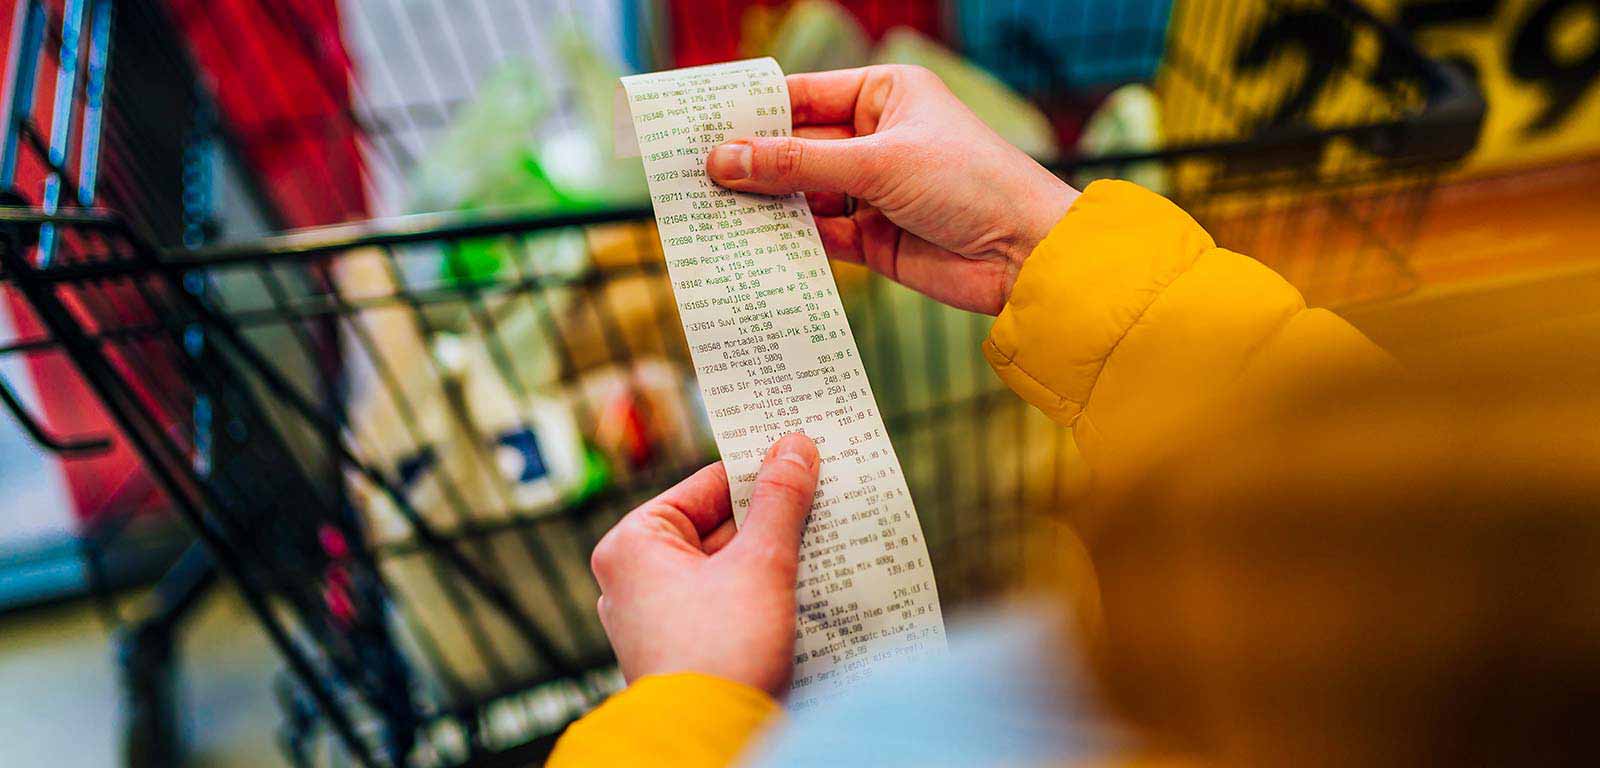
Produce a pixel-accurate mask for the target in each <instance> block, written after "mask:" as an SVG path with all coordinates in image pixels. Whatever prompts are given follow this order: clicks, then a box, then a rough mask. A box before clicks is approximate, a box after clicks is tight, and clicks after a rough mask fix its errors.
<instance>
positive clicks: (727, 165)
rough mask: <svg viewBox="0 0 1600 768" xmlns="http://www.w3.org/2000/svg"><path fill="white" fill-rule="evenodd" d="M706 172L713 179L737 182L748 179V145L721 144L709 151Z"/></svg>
mask: <svg viewBox="0 0 1600 768" xmlns="http://www.w3.org/2000/svg"><path fill="white" fill-rule="evenodd" d="M706 170H707V171H708V172H709V173H710V174H711V178H713V179H721V180H722V181H739V180H740V179H748V178H750V145H749V144H723V145H722V146H720V147H717V148H716V149H713V150H711V159H710V160H709V161H708V162H707V163H706Z"/></svg>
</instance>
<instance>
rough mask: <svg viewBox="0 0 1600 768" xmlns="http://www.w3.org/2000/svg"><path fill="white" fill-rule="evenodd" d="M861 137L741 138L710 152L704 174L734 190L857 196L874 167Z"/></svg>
mask: <svg viewBox="0 0 1600 768" xmlns="http://www.w3.org/2000/svg"><path fill="white" fill-rule="evenodd" d="M864 142H865V139H863V138H854V139H796V138H791V137H777V138H763V139H739V140H738V141H730V142H728V143H727V144H722V145H719V146H717V147H715V148H713V149H712V150H711V152H710V154H709V155H707V156H706V175H708V176H710V177H711V180H712V181H714V182H716V183H718V184H721V185H722V186H724V187H727V188H729V189H732V190H734V191H737V192H759V193H761V194H764V195H783V194H788V193H790V192H842V193H844V194H847V195H852V196H855V197H861V196H862V195H861V191H862V190H863V189H864V188H866V186H867V184H868V182H869V181H870V176H869V174H870V171H871V169H873V168H876V167H877V164H876V163H874V162H871V161H870V155H871V146H870V145H868V144H866V143H864Z"/></svg>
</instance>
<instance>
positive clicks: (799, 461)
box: [767, 432, 817, 469]
mask: <svg viewBox="0 0 1600 768" xmlns="http://www.w3.org/2000/svg"><path fill="white" fill-rule="evenodd" d="M816 455H817V449H816V448H815V447H813V446H812V444H811V438H809V437H806V436H805V435H803V434H801V433H799V432H796V433H794V434H791V435H784V436H783V437H782V438H780V439H779V440H778V442H776V443H773V444H772V448H771V449H769V450H768V451H767V457H768V458H769V459H772V460H775V461H787V462H789V463H791V464H794V465H795V466H798V467H803V468H805V469H810V468H811V464H812V459H813V458H814V457H815V456H816Z"/></svg>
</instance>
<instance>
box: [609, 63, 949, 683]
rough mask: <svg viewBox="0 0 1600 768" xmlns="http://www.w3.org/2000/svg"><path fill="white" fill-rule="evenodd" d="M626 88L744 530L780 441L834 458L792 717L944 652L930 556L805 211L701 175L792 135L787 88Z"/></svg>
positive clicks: (650, 77) (824, 494)
mask: <svg viewBox="0 0 1600 768" xmlns="http://www.w3.org/2000/svg"><path fill="white" fill-rule="evenodd" d="M622 83H623V88H624V89H625V91H626V99H627V105H628V107H629V110H630V111H631V113H632V117H633V124H632V128H633V131H634V134H635V136H636V137H637V145H638V149H639V153H640V155H641V156H642V157H643V158H644V167H645V174H646V177H647V179H648V181H649V186H650V198H651V201H652V203H653V204H654V206H655V215H656V223H657V224H658V226H659V228H660V234H661V244H662V247H663V250H664V251H665V253H666V261H667V271H668V274H669V275H670V277H671V279H672V287H673V293H674V295H675V296H676V298H677V302H678V313H679V315H680V316H681V318H682V320H683V325H684V332H685V333H686V334H687V337H688V342H689V349H690V353H691V356H692V357H693V359H694V365H695V371H696V373H697V374H698V376H699V380H700V391H701V393H702V394H703V395H704V398H705V405H706V410H707V412H708V413H709V414H710V416H711V426H712V430H713V432H714V433H715V435H716V440H717V448H718V449H719V450H720V451H721V452H722V458H723V461H724V462H725V464H726V466H727V469H728V478H729V484H730V486H731V489H732V496H733V510H734V512H733V514H734V519H735V521H736V522H737V521H742V520H743V519H744V513H745V511H746V509H747V508H748V506H749V503H750V492H751V489H752V486H753V484H754V482H755V476H756V470H757V469H758V468H759V466H760V462H761V457H762V456H763V455H764V454H765V452H766V450H767V448H768V447H769V446H771V445H772V443H773V442H774V441H775V440H777V439H778V438H779V437H781V436H783V435H785V434H787V433H790V432H796V431H802V432H805V433H806V434H807V435H809V436H810V437H811V438H812V439H813V440H815V441H816V443H817V449H818V451H819V452H820V453H821V455H822V470H821V477H820V480H819V482H818V485H817V495H816V500H815V502H813V505H812V508H811V516H810V518H809V519H808V522H807V524H806V532H805V536H804V539H803V541H802V543H801V548H800V577H799V584H798V586H797V588H796V593H797V597H798V599H799V606H800V613H799V634H798V637H797V642H796V645H795V680H794V686H793V688H792V690H791V692H790V703H791V705H792V706H795V707H802V708H803V707H806V706H809V705H811V704H814V703H816V702H817V701H818V700H820V699H822V698H826V697H827V696H829V695H830V694H832V693H835V692H837V691H839V690H841V689H842V688H844V687H845V686H847V685H849V684H851V683H853V682H856V681H858V680H861V679H864V678H865V677H867V676H869V675H870V674H871V673H872V670H873V669H874V667H876V666H877V665H878V664H880V663H882V662H884V661H888V660H891V659H894V658H897V657H903V656H912V655H918V654H923V653H930V652H935V651H940V650H943V648H944V646H945V640H944V620H943V618H942V617H941V615H940V612H939V597H938V594H937V592H936V590H935V587H934V581H933V570H932V567H931V566H930V565H929V562H928V547H927V544H926V542H924V541H923V538H922V530H921V525H920V523H919V522H918V520H917V513H916V509H915V508H914V507H913V506H912V502H911V495H910V493H909V492H908V491H907V489H906V482H905V477H904V474H903V473H902V471H901V469H900V461H899V459H898V458H897V457H896V456H895V453H894V447H893V446H892V445H890V443H889V436H888V434H887V433H886V432H885V430H884V426H883V418H882V416H881V415H880V414H879V412H878V406H877V402H876V401H875V400H874V399H873V396H872V388H871V386H870V385H869V384H868V382H867V376H866V373H865V371H864V370H863V369H862V367H861V356H860V354H859V352H857V350H856V344H855V337H854V336H852V335H851V333H850V326H849V324H848V323H847V322H846V321H845V316H844V308H843V305H842V304H841V303H840V301H839V292H838V288H837V286H835V284H834V282H833V273H832V272H831V271H830V269H829V267H828V262H827V257H826V255H825V254H824V253H823V249H822V241H821V240H820V239H819V238H818V237H817V227H816V223H815V222H814V221H813V220H812V217H811V211H810V210H809V209H808V208H807V207H806V203H805V198H804V197H803V196H802V195H798V194H795V195H788V196H783V197H767V196H761V195H750V194H741V193H736V192H731V191H728V190H725V189H723V188H721V187H719V186H717V185H715V184H713V183H712V182H711V180H710V179H708V178H707V177H706V174H705V163H706V154H707V153H708V152H709V151H710V150H711V148H712V147H714V146H716V145H717V144H720V143H722V142H724V141H728V140H730V139H737V138H743V137H759V136H787V135H789V130H790V117H789V92H788V88H787V86H786V85H785V83H784V78H783V72H782V71H780V70H779V68H778V65H777V63H776V62H774V61H773V60H771V59H755V60H750V61H740V62H732V63H728V64H718V65H712V66H708V67H694V68H691V69H680V70H674V71H669V72H657V73H654V74H646V75H635V76H631V77H625V78H623V79H622ZM620 114H621V113H620V111H619V115H620ZM624 143H626V137H624Z"/></svg>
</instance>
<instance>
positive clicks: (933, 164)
mask: <svg viewBox="0 0 1600 768" xmlns="http://www.w3.org/2000/svg"><path fill="white" fill-rule="evenodd" d="M788 82H789V102H790V105H791V114H792V115H793V119H794V136H793V137H792V138H790V137H778V138H753V139H739V140H737V141H730V142H728V143H726V144H723V145H721V146H718V147H716V148H714V149H713V150H712V151H711V152H710V154H709V155H708V157H707V160H706V171H707V174H708V175H709V176H710V177H711V179H712V180H713V181H715V182H716V183H718V184H721V185H723V186H725V187H727V188H729V189H733V190H738V191H741V192H759V193H763V194H784V193H789V192H797V191H799V192H807V193H810V194H808V195H807V198H808V199H809V201H810V203H811V208H812V211H813V212H814V213H815V214H816V216H817V230H818V231H819V232H820V233H821V235H822V244H823V246H824V247H825V248H826V249H827V251H828V255H829V256H832V257H833V258H836V259H840V260H843V261H852V262H856V263H865V264H866V265H867V266H869V267H871V268H872V269H874V270H876V271H878V272H880V273H882V274H884V275H885V276H887V277H889V278H890V279H892V280H895V281H898V282H900V283H902V284H904V285H906V286H908V287H910V288H913V289H916V290H918V291H921V292H922V293H925V294H927V295H928V296H930V297H932V298H934V299H937V300H939V301H942V302H944V303H946V304H949V305H951V306H955V307H960V308H962V309H967V310H972V311H976V312H984V313H987V314H991V315H992V314H997V313H999V311H1000V309H1001V308H1002V307H1004V306H1005V303H1006V300H1007V299H1008V298H1009V297H1010V295H1011V285H1012V283H1014V282H1015V281H1016V276H1017V271H1018V270H1019V269H1021V267H1022V261H1023V259H1025V258H1027V256H1028V254H1029V253H1030V252H1031V251H1032V250H1033V247H1034V246H1035V245H1037V244H1038V243H1039V241H1040V240H1042V239H1044V236H1045V235H1046V234H1047V233H1048V232H1049V231H1050V228H1051V227H1052V226H1054V225H1055V223H1056V222H1057V221H1058V220H1060V218H1061V217H1062V216H1063V215H1065V214H1066V212H1067V209H1068V208H1069V207H1071V206H1072V201H1073V200H1075V199H1077V196H1078V193H1077V191H1076V190H1074V189H1073V188H1072V187H1070V186H1068V185H1067V183H1066V182H1064V181H1062V180H1061V179H1059V178H1057V177H1056V176H1055V174H1052V173H1050V172H1049V171H1047V170H1045V169H1044V168H1043V167H1041V166H1040V165H1039V164H1038V163H1036V162H1034V161H1033V159H1032V158H1029V157H1028V156H1027V155H1025V154H1023V152H1022V151H1021V150H1019V149H1017V148H1016V147H1013V146H1011V145H1010V144H1007V143H1006V141H1005V140H1004V139H1002V138H1000V137H999V136H998V135H996V134H995V132H994V131H992V130H990V129H989V127H988V126H986V125H984V124H983V122H982V121H980V120H979V119H978V117H977V116H976V115H974V114H972V111H971V110H969V109H967V107H966V105H964V104H962V103H961V101H960V100H958V99H957V98H956V97H955V95H954V94H952V93H950V90H949V89H948V88H946V87H945V86H944V83H943V82H941V81H940V80H939V78H938V76H937V75H934V74H933V73H932V72H929V71H928V70H926V69H923V68H921V67H910V66H898V65H884V66H874V67H863V68H861V69H846V70H838V71H834V72H819V73H813V74H801V75H790V76H789V78H788ZM847 198H854V200H855V201H857V202H856V204H855V206H854V210H851V206H850V201H849V199H847Z"/></svg>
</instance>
